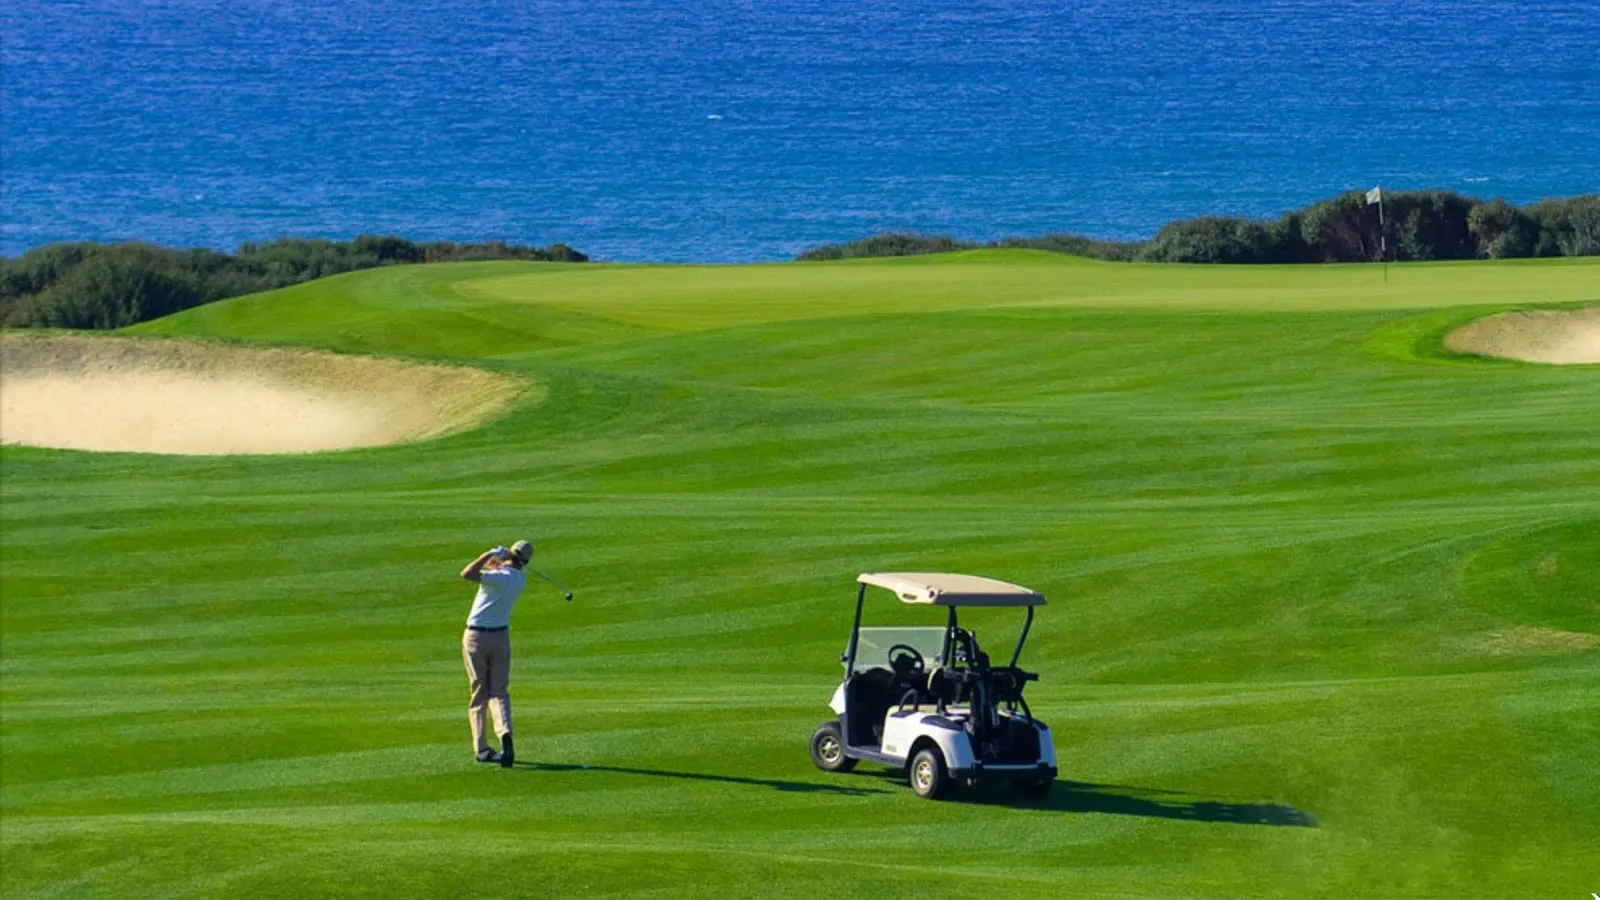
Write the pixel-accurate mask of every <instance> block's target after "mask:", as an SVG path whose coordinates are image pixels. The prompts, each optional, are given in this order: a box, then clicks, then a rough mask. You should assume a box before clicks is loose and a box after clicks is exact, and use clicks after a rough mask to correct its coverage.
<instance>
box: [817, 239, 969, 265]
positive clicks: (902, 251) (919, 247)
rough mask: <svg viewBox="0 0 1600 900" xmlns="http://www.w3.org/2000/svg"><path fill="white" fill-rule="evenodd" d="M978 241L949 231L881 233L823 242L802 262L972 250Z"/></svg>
mask: <svg viewBox="0 0 1600 900" xmlns="http://www.w3.org/2000/svg"><path fill="white" fill-rule="evenodd" d="M977 246H978V245H977V244H973V243H969V242H967V241H958V240H956V239H954V238H951V237H948V236H946V235H924V234H900V233H891V234H879V235H874V236H873V237H867V238H862V239H861V240H858V241H850V242H849V243H844V244H823V245H822V246H820V247H816V248H813V249H811V250H807V251H805V252H804V253H801V254H800V255H799V256H798V257H796V258H797V259H799V260H800V261H801V262H815V261H818V260H825V259H856V258H860V257H868V256H920V255H922V254H925V253H950V252H952V251H955V250H972V249H975V248H976V247H977Z"/></svg>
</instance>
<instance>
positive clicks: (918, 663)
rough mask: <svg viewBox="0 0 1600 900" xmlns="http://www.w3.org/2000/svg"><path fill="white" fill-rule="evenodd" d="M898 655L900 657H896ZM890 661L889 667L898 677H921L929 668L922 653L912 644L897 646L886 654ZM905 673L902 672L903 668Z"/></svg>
mask: <svg viewBox="0 0 1600 900" xmlns="http://www.w3.org/2000/svg"><path fill="white" fill-rule="evenodd" d="M897 653H898V655H896V654H897ZM885 655H886V656H887V657H888V659H889V667H890V668H891V669H894V671H895V674H897V675H921V674H922V672H923V670H924V669H925V668H927V663H926V662H924V660H923V659H922V652H921V651H920V650H918V649H917V648H915V647H913V646H911V645H910V644H895V645H894V646H893V647H890V648H889V652H888V653H887V654H885ZM902 665H903V666H905V671H904V672H902V671H901V666H902Z"/></svg>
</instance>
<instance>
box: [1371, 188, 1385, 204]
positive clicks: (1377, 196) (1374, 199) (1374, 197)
mask: <svg viewBox="0 0 1600 900" xmlns="http://www.w3.org/2000/svg"><path fill="white" fill-rule="evenodd" d="M1382 202H1383V189H1382V188H1373V189H1372V190H1370V191H1367V205H1368V206H1371V205H1372V204H1374V203H1382Z"/></svg>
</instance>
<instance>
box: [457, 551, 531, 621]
mask: <svg viewBox="0 0 1600 900" xmlns="http://www.w3.org/2000/svg"><path fill="white" fill-rule="evenodd" d="M482 574H483V580H482V581H480V582H478V596H476V597H474V598H472V612H470V613H467V624H468V625H474V626H477V627H478V628H504V627H506V626H507V625H510V624H511V607H513V606H516V605H517V596H518V595H519V594H521V593H522V589H523V587H524V586H526V585H527V583H528V573H527V572H524V571H522V570H521V569H513V568H511V567H510V566H505V567H497V568H493V569H489V568H485V569H484V570H483V573H482Z"/></svg>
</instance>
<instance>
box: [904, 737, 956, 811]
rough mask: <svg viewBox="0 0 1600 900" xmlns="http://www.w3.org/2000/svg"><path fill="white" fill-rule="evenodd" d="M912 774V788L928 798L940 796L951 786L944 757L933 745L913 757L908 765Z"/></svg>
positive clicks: (920, 795) (924, 797) (917, 793)
mask: <svg viewBox="0 0 1600 900" xmlns="http://www.w3.org/2000/svg"><path fill="white" fill-rule="evenodd" d="M908 768H909V771H910V776H911V790H912V791H913V792H914V793H915V794H916V795H917V796H918V797H922V798H923V799H926V800H932V799H934V798H936V797H939V796H940V795H942V794H943V793H944V792H945V789H946V788H948V787H949V786H950V774H949V772H948V771H946V770H945V767H944V758H943V757H942V756H940V754H939V751H938V750H935V749H934V748H932V747H925V748H923V749H922V750H921V751H919V752H918V753H917V755H916V756H913V757H911V765H910V766H909V767H908Z"/></svg>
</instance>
